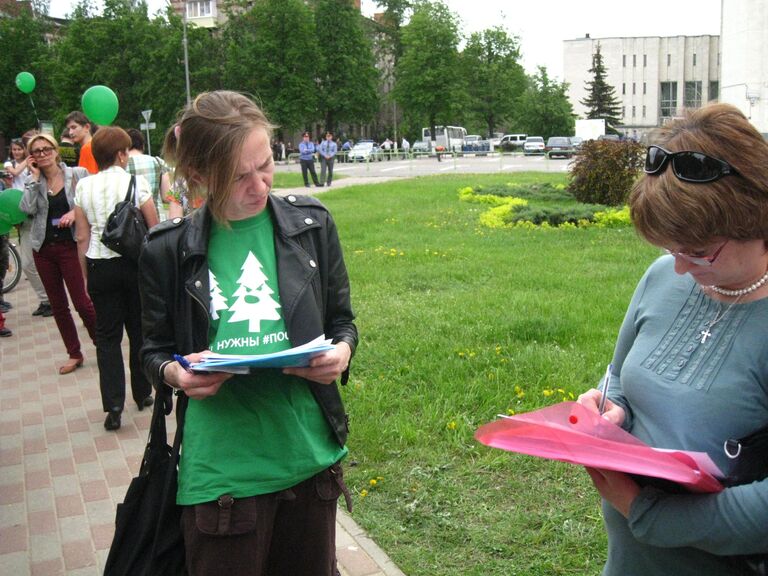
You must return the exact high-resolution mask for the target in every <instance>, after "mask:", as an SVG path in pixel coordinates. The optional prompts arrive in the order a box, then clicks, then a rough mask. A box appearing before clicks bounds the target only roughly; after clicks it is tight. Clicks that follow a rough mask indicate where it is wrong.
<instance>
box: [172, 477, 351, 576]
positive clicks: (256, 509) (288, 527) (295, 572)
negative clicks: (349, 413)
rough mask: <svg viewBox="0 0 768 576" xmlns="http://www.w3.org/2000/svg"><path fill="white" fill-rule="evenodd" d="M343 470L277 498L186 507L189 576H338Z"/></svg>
mask: <svg viewBox="0 0 768 576" xmlns="http://www.w3.org/2000/svg"><path fill="white" fill-rule="evenodd" d="M342 486H343V477H342V471H341V466H340V465H339V464H334V465H333V466H331V467H330V468H328V469H327V470H323V471H322V472H320V473H319V474H317V475H315V476H313V477H312V478H309V479H308V480H305V481H304V482H301V483H300V484H297V485H296V486H293V487H292V488H288V489H287V490H281V491H280V492H275V493H272V494H264V495H261V496H253V497H250V498H242V499H238V500H235V501H234V502H231V501H230V499H229V498H228V497H226V496H222V497H221V498H219V500H218V501H214V502H207V503H205V504H198V505H196V506H185V507H184V512H183V514H182V527H183V531H184V542H185V548H186V553H187V570H188V573H189V576H219V575H222V574H224V575H226V576H333V575H334V574H335V569H336V501H337V500H338V497H339V495H340V494H341V487H342Z"/></svg>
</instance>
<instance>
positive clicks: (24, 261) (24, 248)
mask: <svg viewBox="0 0 768 576" xmlns="http://www.w3.org/2000/svg"><path fill="white" fill-rule="evenodd" d="M5 170H6V172H8V173H9V174H11V175H12V176H13V180H12V181H11V185H10V188H16V189H17V190H24V183H25V182H26V179H27V176H28V175H29V170H27V150H26V147H25V145H24V142H23V140H22V139H21V138H16V139H14V140H12V141H11V158H10V159H9V160H8V161H7V162H6V163H5ZM18 230H19V255H20V256H21V269H22V270H23V271H24V276H26V278H27V280H29V284H30V285H31V286H32V290H34V292H35V295H36V296H37V299H38V301H39V304H38V305H37V309H36V310H35V311H34V312H32V316H45V317H50V316H53V310H51V304H50V303H49V302H48V294H46V293H45V287H44V286H43V281H42V280H40V274H38V273H37V268H36V267H35V258H34V255H33V254H32V244H31V242H30V241H29V238H30V232H31V231H32V218H31V217H29V218H27V219H26V220H25V221H24V222H22V223H21V224H20V225H19V228H18Z"/></svg>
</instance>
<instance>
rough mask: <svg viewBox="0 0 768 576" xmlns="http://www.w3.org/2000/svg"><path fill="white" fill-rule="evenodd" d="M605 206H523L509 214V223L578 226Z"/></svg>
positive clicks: (591, 218)
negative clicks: (568, 224)
mask: <svg viewBox="0 0 768 576" xmlns="http://www.w3.org/2000/svg"><path fill="white" fill-rule="evenodd" d="M604 210H605V206H599V205H594V204H576V205H573V206H524V207H521V208H520V209H518V210H515V211H514V212H513V213H511V214H510V216H511V222H519V221H521V220H524V221H527V222H533V223H534V224H537V225H542V224H544V223H545V222H546V223H547V224H548V225H550V226H561V225H563V224H565V223H570V224H573V225H580V224H583V223H586V222H590V221H592V220H593V219H594V216H595V213H596V212H600V211H604Z"/></svg>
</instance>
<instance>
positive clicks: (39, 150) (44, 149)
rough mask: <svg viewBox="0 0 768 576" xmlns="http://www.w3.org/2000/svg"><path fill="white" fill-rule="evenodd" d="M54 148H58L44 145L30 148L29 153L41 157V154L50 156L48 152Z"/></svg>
mask: <svg viewBox="0 0 768 576" xmlns="http://www.w3.org/2000/svg"><path fill="white" fill-rule="evenodd" d="M54 150H56V148H54V147H53V146H43V147H42V148H37V149H35V150H30V151H29V153H30V154H32V156H34V157H36V158H40V156H48V154H50V153H51V152H53V151H54Z"/></svg>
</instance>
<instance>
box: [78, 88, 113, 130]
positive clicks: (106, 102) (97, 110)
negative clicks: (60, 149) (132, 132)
mask: <svg viewBox="0 0 768 576" xmlns="http://www.w3.org/2000/svg"><path fill="white" fill-rule="evenodd" d="M81 103H82V106H83V112H84V113H85V115H86V116H88V119H89V120H90V121H91V122H93V123H95V124H100V125H102V126H109V125H110V124H112V122H113V121H114V120H115V118H117V111H118V109H119V108H120V104H119V103H118V101H117V96H116V95H115V93H114V92H112V90H111V89H110V88H107V87H106V86H91V87H90V88H88V90H86V91H85V92H84V93H83V98H82V100H81Z"/></svg>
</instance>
